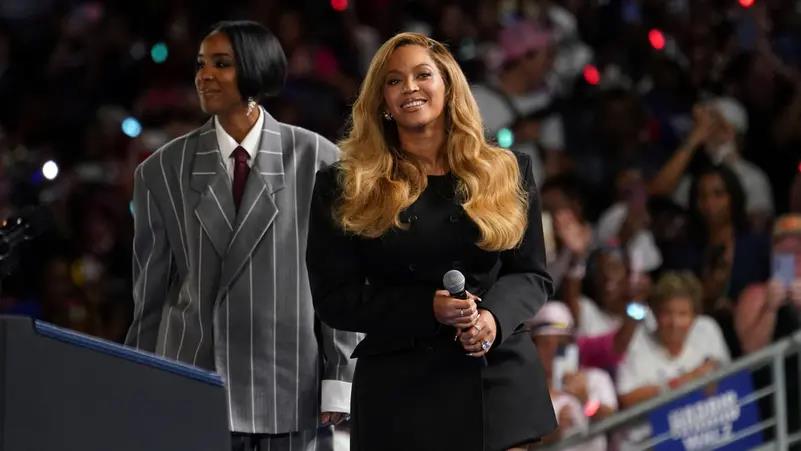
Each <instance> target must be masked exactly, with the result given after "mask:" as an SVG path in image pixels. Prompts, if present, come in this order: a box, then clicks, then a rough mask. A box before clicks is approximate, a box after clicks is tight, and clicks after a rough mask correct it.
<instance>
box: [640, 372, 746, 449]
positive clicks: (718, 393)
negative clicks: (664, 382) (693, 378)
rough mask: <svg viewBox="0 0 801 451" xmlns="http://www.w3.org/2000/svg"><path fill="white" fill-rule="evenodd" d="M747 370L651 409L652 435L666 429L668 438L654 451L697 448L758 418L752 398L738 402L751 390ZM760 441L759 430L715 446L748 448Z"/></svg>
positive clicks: (720, 440) (719, 440)
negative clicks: (743, 402)
mask: <svg viewBox="0 0 801 451" xmlns="http://www.w3.org/2000/svg"><path fill="white" fill-rule="evenodd" d="M753 391H754V389H753V384H752V383H751V374H750V373H749V372H747V371H743V372H740V373H737V374H733V375H731V376H729V377H727V378H725V379H723V380H721V381H720V382H719V383H718V384H717V386H713V387H712V388H710V389H707V390H698V391H695V392H692V393H690V394H688V395H687V396H684V397H681V398H679V399H677V400H675V401H673V402H671V403H668V404H666V405H665V406H663V407H661V408H659V409H656V410H654V411H653V412H652V413H651V414H650V415H649V417H648V419H649V421H650V423H651V430H652V434H653V436H654V437H656V436H659V435H662V434H665V433H667V432H670V437H671V439H670V440H667V441H665V442H662V443H660V444H658V445H657V446H655V447H654V449H655V450H657V451H663V450H664V451H676V450H687V451H693V450H700V449H707V448H709V447H714V446H716V445H717V444H719V443H723V442H726V441H728V440H730V439H731V438H732V437H733V436H734V435H735V434H737V433H738V432H739V431H742V430H744V429H746V428H748V427H750V426H753V425H755V424H757V423H758V422H759V410H758V407H757V404H756V403H755V402H752V403H749V404H746V405H744V406H740V405H739V404H740V402H741V400H742V399H743V398H745V397H747V396H749V395H750V394H751V393H752V392H753ZM761 443H762V434H761V433H759V432H757V433H755V434H752V435H749V436H747V437H744V438H742V439H740V440H737V441H735V442H733V443H730V444H728V445H725V446H722V447H720V448H717V449H719V450H731V451H734V450H743V449H751V448H752V447H755V446H758V445H760V444H761Z"/></svg>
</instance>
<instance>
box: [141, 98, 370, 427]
mask: <svg viewBox="0 0 801 451" xmlns="http://www.w3.org/2000/svg"><path fill="white" fill-rule="evenodd" d="M262 113H263V114H264V115H265V121H264V127H263V129H262V134H261V141H260V144H259V154H258V156H257V157H256V159H255V161H254V162H253V166H252V169H251V173H250V176H249V177H248V180H247V184H246V186H245V192H244V195H243V197H242V202H241V206H240V209H239V212H238V213H236V212H235V207H234V203H233V199H232V194H231V180H230V177H229V175H228V173H227V172H226V169H225V166H224V164H223V162H222V157H221V155H220V152H219V150H218V144H217V139H216V135H215V130H214V121H213V120H209V121H208V122H207V123H206V124H205V125H204V126H202V127H201V128H199V129H197V130H194V131H192V132H191V133H189V134H187V135H185V136H182V137H179V138H177V139H175V140H174V141H172V142H170V143H168V144H166V145H165V146H164V147H162V148H161V149H159V150H158V151H157V152H156V153H154V154H153V155H152V156H150V157H149V158H148V159H147V160H146V161H144V162H143V163H142V164H141V165H139V167H138V168H137V169H136V172H135V177H136V179H135V192H134V216H135V220H134V222H135V237H134V262H133V266H134V271H133V273H134V303H135V309H134V310H135V312H134V320H133V323H132V324H131V327H130V330H129V331H128V336H127V338H126V343H127V344H128V345H130V346H135V347H137V348H140V349H144V350H148V351H151V352H156V353H158V354H159V355H163V356H166V357H168V358H173V359H177V360H180V361H183V362H187V363H191V364H194V365H197V366H199V367H203V368H207V369H209V370H212V371H216V372H218V373H219V374H221V375H222V377H223V378H224V379H225V381H226V385H227V387H228V407H229V414H230V428H231V430H232V431H238V432H250V433H268V434H277V433H285V432H291V431H298V430H304V429H305V430H308V429H315V428H316V427H317V418H318V415H319V400H320V381H321V379H332V380H339V381H346V382H350V381H351V379H352V375H353V366H354V363H353V361H351V360H350V359H349V356H350V354H351V352H352V351H353V348H355V346H356V343H357V336H356V335H355V334H353V333H349V332H342V331H336V330H333V329H331V328H329V327H327V326H325V325H324V324H322V323H320V322H319V321H317V320H316V318H315V314H314V309H313V307H312V299H311V291H310V288H309V279H308V276H307V273H306V234H307V230H308V221H309V207H310V202H311V195H312V189H313V187H314V178H315V173H316V172H317V170H319V169H321V168H323V167H326V166H328V165H329V164H331V163H332V162H334V161H335V160H336V159H337V158H338V149H337V148H336V146H334V145H333V144H332V143H331V142H330V141H328V140H326V139H325V138H322V137H320V136H319V135H317V134H316V133H313V132H310V131H307V130H304V129H301V128H298V127H293V126H290V125H287V124H282V123H279V122H277V121H276V120H275V119H273V118H272V117H271V116H270V115H269V114H267V113H266V111H264V110H262ZM321 373H323V374H321Z"/></svg>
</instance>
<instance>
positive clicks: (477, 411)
mask: <svg viewBox="0 0 801 451" xmlns="http://www.w3.org/2000/svg"><path fill="white" fill-rule="evenodd" d="M516 156H517V159H518V164H519V167H520V171H521V178H522V183H523V185H524V187H525V189H526V190H527V192H528V199H529V211H528V227H527V230H526V233H525V237H524V240H523V242H522V244H521V245H520V246H519V247H518V248H515V249H512V250H508V251H503V252H489V251H485V250H482V249H480V248H479V247H478V246H477V245H476V244H475V243H476V242H477V241H478V238H479V230H478V227H477V226H476V225H475V224H474V223H473V221H472V220H471V219H470V218H469V217H468V216H467V215H466V213H465V212H464V210H463V209H462V207H461V205H460V203H459V201H458V199H457V198H456V195H455V186H456V179H455V177H454V176H452V175H450V174H449V175H444V176H429V177H428V186H427V188H426V190H425V191H424V192H423V193H422V194H421V195H420V197H419V198H418V199H417V201H415V203H414V204H412V205H411V206H410V207H409V208H408V209H406V210H404V211H403V212H402V213H401V221H402V222H404V223H405V224H406V225H407V226H408V227H406V228H405V230H401V229H393V230H390V231H388V232H387V233H385V234H384V235H383V236H381V237H379V238H375V239H367V238H363V237H359V236H354V235H352V234H347V233H345V232H343V231H342V229H341V228H340V227H339V226H338V224H337V222H336V221H335V220H334V217H333V207H334V205H335V203H336V202H337V199H338V196H339V193H340V188H339V185H338V175H337V171H339V170H340V169H339V166H338V165H334V166H331V167H329V168H328V169H325V170H323V171H321V172H320V173H319V174H318V176H317V181H316V186H315V189H314V194H313V198H312V207H311V209H312V211H311V218H310V228H309V237H308V249H307V265H308V269H309V278H310V282H311V289H312V297H313V301H314V305H315V309H316V310H317V313H318V315H319V316H320V318H321V319H322V320H323V321H324V322H326V323H327V324H328V325H330V326H331V327H334V328H337V329H342V330H351V331H358V332H363V333H366V337H365V338H364V340H363V341H362V342H361V343H360V344H359V346H358V347H357V348H356V351H355V352H354V353H353V357H356V358H358V362H357V365H356V373H355V375H354V381H353V382H354V385H353V392H352V395H351V404H352V407H351V409H352V412H351V413H352V418H353V424H352V432H351V434H352V435H351V447H352V449H353V451H379V450H380V451H390V450H404V451H409V450H415V451H423V450H438V451H439V450H451V449H452V450H461V451H469V450H475V451H485V450H492V451H495V450H500V449H506V448H508V447H511V446H513V445H516V444H520V443H525V442H529V441H533V440H535V439H537V438H538V437H541V436H543V435H545V434H547V433H549V432H551V431H552V430H553V429H554V428H555V427H556V420H555V418H554V413H553V408H552V405H551V401H550V398H549V395H548V390H547V386H546V381H545V377H544V373H543V369H542V365H541V364H540V362H539V359H538V357H537V354H536V350H535V348H534V346H533V344H532V343H531V340H530V339H529V336H528V334H527V333H526V331H524V330H522V323H523V321H524V320H526V319H527V318H529V317H531V316H533V315H534V314H535V313H536V312H537V310H538V309H539V308H540V306H542V304H543V303H544V302H545V301H546V300H547V299H548V297H549V295H550V294H551V290H552V285H551V279H550V277H549V275H548V273H547V272H546V270H545V253H544V245H543V236H542V222H541V217H540V202H539V196H538V193H537V189H536V186H535V184H534V181H533V179H532V176H531V173H532V172H531V163H530V160H529V159H528V157H526V156H523V155H521V154H516ZM450 269H458V270H460V271H461V272H462V273H464V275H465V277H466V279H467V289H468V290H469V291H470V292H472V293H474V294H476V295H478V296H480V297H481V298H482V299H483V301H482V303H481V305H480V308H485V309H487V310H489V311H490V312H492V314H493V315H494V317H495V319H496V322H497V325H498V328H497V329H498V334H497V337H496V340H495V343H494V345H493V347H492V349H491V350H490V352H489V353H488V354H487V357H486V360H483V359H476V358H474V357H470V356H468V355H466V354H465V351H464V350H463V349H462V347H461V345H460V344H459V342H457V341H454V339H453V338H454V335H455V330H454V329H453V328H450V327H447V326H443V325H440V324H439V323H438V322H437V321H436V319H435V317H434V313H433V299H434V291H435V290H438V289H442V276H443V274H444V273H445V272H447V271H448V270H450Z"/></svg>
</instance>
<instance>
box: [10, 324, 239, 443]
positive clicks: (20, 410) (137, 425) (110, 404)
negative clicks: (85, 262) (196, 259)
mask: <svg viewBox="0 0 801 451" xmlns="http://www.w3.org/2000/svg"><path fill="white" fill-rule="evenodd" d="M230 449H231V447H230V433H229V432H228V414H227V410H226V399H225V388H224V386H223V381H222V379H221V378H220V377H219V376H218V375H216V374H214V373H210V372H206V371H203V370H201V369H198V368H195V367H192V366H188V365H184V364H181V363H178V362H175V361H172V360H165V359H162V358H159V357H156V356H154V355H152V354H149V353H145V352H139V351H136V350H134V349H131V348H128V347H125V346H121V345H118V344H116V343H111V342H108V341H105V340H100V339H96V338H92V337H89V336H87V335H83V334H80V333H77V332H73V331H69V330H66V329H62V328H59V327H56V326H53V325H51V324H48V323H44V322H40V321H34V320H32V319H30V318H25V317H12V316H0V451H50V450H62V451H66V450H68V451H72V450H75V451H111V450H114V451H129V450H130V451H144V450H148V451H157V450H165V451H166V450H170V451H175V450H187V451H188V450H191V451H196V450H214V451H228V450H230Z"/></svg>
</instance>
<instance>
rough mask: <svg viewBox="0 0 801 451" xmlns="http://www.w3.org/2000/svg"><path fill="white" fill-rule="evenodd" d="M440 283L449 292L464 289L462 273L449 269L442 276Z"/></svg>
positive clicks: (458, 291) (457, 291) (459, 291)
mask: <svg viewBox="0 0 801 451" xmlns="http://www.w3.org/2000/svg"><path fill="white" fill-rule="evenodd" d="M442 285H443V286H444V287H445V289H446V290H448V292H449V293H461V292H462V291H464V274H462V273H461V272H459V271H458V270H456V269H451V270H450V271H448V272H446V273H445V275H444V276H442Z"/></svg>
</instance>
